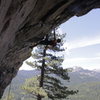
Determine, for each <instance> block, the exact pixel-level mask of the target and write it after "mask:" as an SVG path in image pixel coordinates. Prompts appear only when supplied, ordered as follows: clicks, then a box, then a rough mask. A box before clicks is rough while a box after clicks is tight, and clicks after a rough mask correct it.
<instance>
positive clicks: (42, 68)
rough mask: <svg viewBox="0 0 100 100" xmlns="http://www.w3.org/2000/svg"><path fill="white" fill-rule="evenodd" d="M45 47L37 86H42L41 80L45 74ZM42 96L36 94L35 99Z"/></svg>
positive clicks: (38, 99)
mask: <svg viewBox="0 0 100 100" xmlns="http://www.w3.org/2000/svg"><path fill="white" fill-rule="evenodd" d="M46 48H47V46H46V47H45V48H44V51H43V61H42V66H41V76H40V84H39V87H43V81H44V74H45V59H44V58H45V56H46ZM41 99H42V97H41V96H40V95H38V96H37V100H41Z"/></svg>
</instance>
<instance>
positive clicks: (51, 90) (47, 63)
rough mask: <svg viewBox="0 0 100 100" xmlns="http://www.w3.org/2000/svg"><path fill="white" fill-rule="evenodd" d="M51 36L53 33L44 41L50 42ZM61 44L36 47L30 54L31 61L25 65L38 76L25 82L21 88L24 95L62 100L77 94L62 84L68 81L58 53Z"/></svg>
mask: <svg viewBox="0 0 100 100" xmlns="http://www.w3.org/2000/svg"><path fill="white" fill-rule="evenodd" d="M53 36H54V34H53V33H52V34H50V35H49V36H46V37H45V41H46V40H47V41H51V40H52V38H53ZM57 38H61V35H59V34H58V35H57ZM50 39H51V40H50ZM62 39H63V38H62ZM52 41H54V40H52ZM62 44H63V43H62V42H60V43H59V44H56V45H55V46H54V47H51V46H52V45H42V46H41V45H38V47H37V48H36V49H35V50H34V52H33V53H32V57H33V61H32V62H27V64H28V65H30V66H32V67H35V68H36V69H37V70H39V71H40V74H39V75H38V76H35V77H34V78H31V79H29V80H26V82H25V84H24V85H23V87H22V89H23V90H25V92H26V93H25V94H28V95H31V96H32V97H34V98H37V100H42V99H43V98H45V97H48V99H52V100H58V99H60V100H62V99H64V98H67V97H68V96H69V95H73V94H75V93H77V91H73V90H69V89H68V87H67V85H65V84H63V82H62V81H65V82H66V81H68V80H69V76H68V73H67V69H63V68H62V66H61V65H62V62H63V56H62V55H61V54H60V53H59V52H60V51H63V50H64V49H62V48H61V45H62ZM55 53H57V55H55ZM58 55H59V56H58Z"/></svg>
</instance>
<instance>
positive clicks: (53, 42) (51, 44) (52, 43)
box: [30, 29, 61, 49]
mask: <svg viewBox="0 0 100 100" xmlns="http://www.w3.org/2000/svg"><path fill="white" fill-rule="evenodd" d="M53 35H54V38H53V39H51V40H49V39H48V37H49V36H48V34H47V35H46V37H45V39H43V40H42V41H39V42H38V43H36V44H34V45H32V46H30V48H31V49H32V48H33V47H35V46H37V45H46V46H47V47H48V48H53V47H55V46H56V45H57V43H60V42H61V39H56V33H55V29H54V33H53Z"/></svg>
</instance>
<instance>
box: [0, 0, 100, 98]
mask: <svg viewBox="0 0 100 100" xmlns="http://www.w3.org/2000/svg"><path fill="white" fill-rule="evenodd" d="M95 8H100V0H0V97H2V95H3V92H4V90H5V88H6V87H7V86H8V84H9V83H10V82H11V80H12V78H13V77H15V76H16V74H17V71H18V69H19V68H20V66H21V65H22V63H23V61H24V60H26V59H27V58H28V57H30V55H31V51H32V49H31V48H29V47H30V46H31V45H32V44H34V43H36V42H38V41H40V40H41V39H43V37H44V36H45V35H46V34H48V33H49V32H50V31H51V30H53V29H54V28H55V27H57V26H59V25H60V24H62V23H63V22H65V21H67V20H68V19H70V18H71V17H73V16H82V15H84V14H86V13H88V12H89V11H90V10H92V9H95Z"/></svg>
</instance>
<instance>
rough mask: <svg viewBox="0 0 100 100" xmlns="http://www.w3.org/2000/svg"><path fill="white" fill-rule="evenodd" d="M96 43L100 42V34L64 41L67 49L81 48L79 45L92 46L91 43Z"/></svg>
mask: <svg viewBox="0 0 100 100" xmlns="http://www.w3.org/2000/svg"><path fill="white" fill-rule="evenodd" d="M96 44H100V36H96V37H92V38H83V39H80V40H74V41H71V42H68V43H67V42H66V43H65V44H64V47H65V48H66V47H67V49H69V50H71V49H77V48H81V47H86V46H92V45H96Z"/></svg>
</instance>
